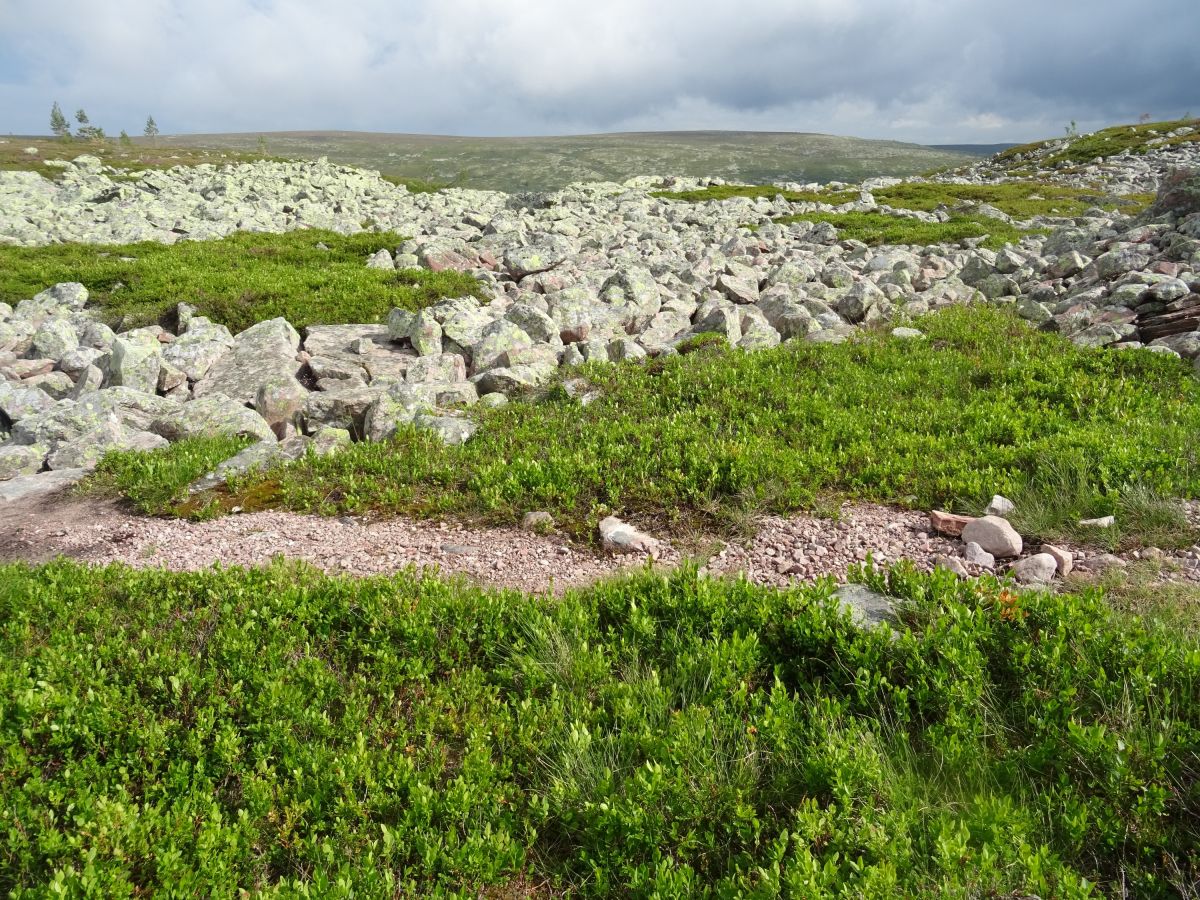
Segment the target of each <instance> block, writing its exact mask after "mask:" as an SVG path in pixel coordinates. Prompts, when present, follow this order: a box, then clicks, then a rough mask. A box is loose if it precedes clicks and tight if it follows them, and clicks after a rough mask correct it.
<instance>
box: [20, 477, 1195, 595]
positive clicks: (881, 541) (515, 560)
mask: <svg viewBox="0 0 1200 900" xmlns="http://www.w3.org/2000/svg"><path fill="white" fill-rule="evenodd" d="M962 549H963V547H962V544H961V543H960V542H959V541H958V540H957V539H954V538H947V537H944V536H942V535H939V534H936V533H934V532H933V531H932V529H931V528H930V525H929V517H928V516H927V515H926V514H925V513H921V512H915V511H912V510H904V509H896V508H892V507H885V506H876V505H871V504H844V505H843V506H842V507H841V510H840V512H839V515H838V516H837V518H836V519H821V518H817V517H814V516H806V515H796V516H789V517H786V518H784V517H777V516H768V517H763V518H762V519H760V520H759V521H758V530H757V532H756V534H755V536H754V538H753V539H752V540H751V541H750V542H749V543H747V544H745V545H739V544H727V545H725V546H724V548H723V549H721V550H720V551H719V552H718V553H717V554H715V555H714V556H713V557H712V558H711V559H709V561H708V563H707V565H706V569H707V571H709V572H710V573H712V574H714V575H716V574H725V575H736V574H744V575H745V576H746V577H747V578H748V579H749V580H751V581H753V582H755V583H758V584H765V585H775V586H781V587H782V586H786V585H788V584H793V583H796V582H800V581H809V580H812V579H814V578H817V577H819V576H833V577H834V578H835V579H837V580H838V581H845V580H846V575H847V569H848V568H849V567H850V566H851V565H853V564H854V563H859V562H862V561H863V560H865V559H866V558H867V555H868V553H870V554H871V556H872V557H873V558H874V560H875V561H876V562H877V563H881V564H887V563H893V562H896V561H898V560H900V559H909V560H911V561H912V562H913V563H914V564H915V565H916V567H917V568H918V569H921V570H925V571H928V570H930V569H932V568H933V567H934V566H935V565H936V564H937V560H938V557H939V556H941V555H945V556H947V557H952V558H956V559H959V560H960V561H962ZM1039 549H1040V547H1039V545H1037V544H1036V543H1032V542H1031V544H1030V545H1029V546H1027V547H1026V555H1028V554H1031V553H1036V552H1038V550H1039ZM1066 549H1069V550H1071V551H1072V552H1073V553H1074V555H1075V560H1076V565H1077V566H1083V567H1086V566H1088V565H1089V563H1093V564H1095V563H1096V562H1101V563H1106V564H1114V563H1113V558H1112V557H1105V558H1103V559H1101V558H1100V557H1098V555H1097V554H1095V553H1092V554H1091V555H1090V556H1089V554H1087V553H1086V552H1084V551H1082V550H1080V549H1078V548H1073V547H1068V548H1066ZM59 555H65V556H68V557H71V558H74V559H78V560H81V561H85V562H90V563H98V564H103V563H110V562H122V563H127V564H129V565H132V566H137V567H149V566H158V567H166V568H171V569H181V570H194V569H203V568H207V567H210V566H213V565H222V566H254V565H262V564H264V563H267V562H269V561H270V560H271V559H272V558H273V557H276V556H283V557H286V558H289V559H297V560H304V561H306V562H308V563H310V564H312V565H314V566H316V567H317V568H319V569H321V570H323V571H326V572H330V573H349V574H353V575H375V574H386V573H392V572H397V571H400V570H403V569H405V568H407V567H409V566H415V567H416V568H418V569H435V570H437V571H440V572H441V573H443V574H463V575H466V576H468V577H469V578H471V579H472V580H474V581H476V582H479V583H481V584H486V585H493V586H497V587H508V588H516V589H519V590H522V591H527V592H531V593H543V592H551V593H559V592H561V591H562V590H564V589H566V588H568V587H572V586H577V585H583V584H587V583H590V582H592V581H595V580H596V579H598V578H603V577H606V576H609V575H613V574H616V573H618V572H620V571H622V570H626V569H629V568H630V567H636V566H640V565H643V564H644V560H643V559H642V558H641V557H638V556H635V555H624V556H613V555H609V554H607V553H604V552H602V551H600V550H598V549H597V548H595V547H594V546H591V545H587V544H579V543H574V542H572V541H570V540H568V539H567V538H565V537H563V536H561V535H555V534H551V535H539V534H535V533H533V532H530V531H524V530H521V529H518V528H472V527H468V526H464V525H459V524H455V523H445V522H442V523H439V522H429V521H412V520H407V519H388V520H382V521H367V520H362V519H357V518H351V517H345V516H344V517H341V518H324V517H318V516H308V515H299V514H296V513H291V512H285V511H279V510H273V511H267V512H256V513H242V514H238V515H231V516H226V517H224V518H220V519H214V520H212V521H209V522H187V521H183V520H179V519H165V518H150V517H146V516H141V515H135V514H132V513H130V512H129V511H127V509H126V508H124V507H123V506H121V505H120V504H118V503H116V502H114V501H109V500H96V499H91V498H82V499H81V498H76V497H74V496H72V495H70V494H69V493H64V494H60V495H58V496H57V497H41V498H38V499H37V500H36V501H25V502H12V503H8V504H5V505H3V506H0V562H3V561H13V560H27V561H30V562H41V561H45V560H48V559H52V558H54V557H56V556H59ZM1137 555H1138V554H1128V555H1126V557H1125V558H1126V559H1129V558H1132V557H1135V556H1137ZM681 559H682V553H681V552H680V550H679V548H677V547H672V546H671V545H670V544H669V543H668V542H666V541H664V542H663V544H662V552H661V555H660V558H659V560H658V561H657V565H658V566H660V567H665V568H670V567H672V566H675V565H677V564H678V563H679V561H680V560H681ZM1172 562H1173V563H1174V564H1175V568H1176V569H1177V575H1176V577H1183V578H1186V579H1188V580H1195V581H1200V548H1197V549H1196V550H1194V551H1191V552H1185V553H1182V554H1179V555H1178V557H1177V558H1176V559H1174V560H1173V561H1172ZM1118 564H1119V563H1118ZM965 565H966V568H967V570H968V571H969V573H970V574H972V575H978V574H982V573H983V572H984V571H985V570H983V569H980V568H979V567H977V566H972V565H970V564H965ZM1001 565H1003V562H1002V563H1001Z"/></svg>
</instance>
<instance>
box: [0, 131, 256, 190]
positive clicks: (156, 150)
mask: <svg viewBox="0 0 1200 900" xmlns="http://www.w3.org/2000/svg"><path fill="white" fill-rule="evenodd" d="M29 147H33V148H35V149H36V150H37V151H38V152H37V153H36V154H33V155H31V154H28V153H26V152H25V150H26V148H29ZM84 155H87V156H95V157H97V158H99V159H100V160H101V161H103V163H104V164H105V165H106V166H111V167H112V168H114V169H118V170H121V171H120V172H119V173H118V174H117V175H116V176H115V177H113V176H110V177H112V178H113V180H114V181H121V180H132V179H131V175H132V173H133V172H140V171H144V170H146V169H170V168H173V167H175V166H199V165H205V164H207V165H216V166H224V165H236V164H238V163H251V162H259V161H262V160H264V159H276V158H275V157H268V156H266V155H264V154H261V153H247V152H240V151H234V150H216V149H206V148H203V147H180V146H177V145H175V144H174V142H173V141H170V140H161V141H158V140H153V139H150V138H140V137H135V138H131V139H130V141H129V143H128V144H123V143H122V142H120V141H118V140H117V139H116V138H101V139H86V138H76V137H63V138H46V137H25V138H22V137H10V138H8V139H7V141H6V142H4V143H0V172H2V171H30V172H37V173H38V174H39V175H41V176H42V177H43V178H47V179H49V180H51V181H54V180H56V179H58V178H59V177H61V175H62V173H63V170H62V169H61V168H60V167H58V166H54V165H47V162H51V161H55V160H66V161H70V160H73V159H75V157H77V156H84Z"/></svg>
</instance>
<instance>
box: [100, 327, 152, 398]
mask: <svg viewBox="0 0 1200 900" xmlns="http://www.w3.org/2000/svg"><path fill="white" fill-rule="evenodd" d="M161 364H162V344H161V343H159V340H158V336H157V335H156V334H155V333H154V332H153V331H150V330H149V329H137V330H136V331H127V332H125V333H124V334H120V335H117V337H116V338H115V339H114V340H113V343H112V352H111V355H110V356H109V358H108V365H107V371H106V374H107V380H108V383H109V384H110V385H114V386H117V387H127V388H132V389H133V390H135V391H142V392H144V393H147V394H153V393H154V392H155V391H156V390H158V370H159V366H160V365H161Z"/></svg>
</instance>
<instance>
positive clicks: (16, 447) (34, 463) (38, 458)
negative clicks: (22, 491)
mask: <svg viewBox="0 0 1200 900" xmlns="http://www.w3.org/2000/svg"><path fill="white" fill-rule="evenodd" d="M49 452H50V448H49V447H47V446H46V445H45V444H14V443H13V442H12V441H6V442H5V443H2V444H0V481H7V480H8V479H10V478H17V477H18V476H21V475H33V474H34V473H35V472H40V471H41V470H42V466H43V464H44V463H45V462H46V456H47V455H48V454H49Z"/></svg>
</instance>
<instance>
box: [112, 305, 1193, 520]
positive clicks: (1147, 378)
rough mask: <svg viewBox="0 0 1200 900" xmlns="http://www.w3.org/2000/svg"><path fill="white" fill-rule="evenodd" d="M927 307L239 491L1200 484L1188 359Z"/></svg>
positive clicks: (913, 498)
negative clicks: (893, 321)
mask: <svg viewBox="0 0 1200 900" xmlns="http://www.w3.org/2000/svg"><path fill="white" fill-rule="evenodd" d="M918 324H919V326H920V327H921V329H922V330H923V331H924V332H925V334H926V335H927V337H926V339H925V340H923V341H919V342H914V341H903V340H900V339H896V338H892V337H890V336H889V335H887V334H874V333H864V334H862V335H860V336H859V337H858V338H856V339H855V340H854V341H851V342H849V343H846V344H842V345H837V346H817V345H812V344H805V343H803V342H794V343H789V344H785V345H782V346H780V347H778V348H775V349H771V350H762V351H757V352H755V353H742V352H720V350H719V349H717V348H712V350H716V352H711V350H710V352H702V353H689V354H686V355H679V356H672V357H661V358H659V359H656V360H653V361H651V362H650V363H649V364H648V365H643V364H634V365H594V366H589V367H585V368H583V369H581V370H577V371H576V372H574V373H573V374H575V375H582V376H583V377H584V378H586V379H588V380H589V381H590V382H592V384H593V386H594V389H595V390H596V391H597V392H598V397H597V399H595V400H594V401H593V402H591V403H589V404H587V405H586V406H585V405H581V404H580V403H579V402H578V401H577V400H573V399H572V398H571V397H570V396H568V393H567V392H566V391H564V390H563V389H561V388H559V387H554V388H551V389H550V390H548V391H547V392H545V394H544V395H543V396H540V397H534V398H531V399H529V400H526V401H521V402H516V403H511V404H508V405H507V406H504V407H501V408H499V409H495V410H477V411H473V413H472V414H473V415H477V416H479V417H480V418H481V420H482V427H481V428H480V430H479V432H478V433H477V434H476V436H475V437H473V438H472V439H471V440H470V441H468V442H467V443H466V444H465V445H463V446H461V447H453V448H447V447H445V446H443V445H442V444H441V443H440V442H439V441H438V440H437V439H436V438H434V437H432V436H431V435H430V434H429V433H428V432H423V431H419V430H415V429H414V430H410V431H403V432H401V433H400V434H399V435H398V436H397V437H396V438H395V439H393V440H391V441H387V442H383V443H362V444H355V445H353V446H352V447H350V448H348V449H347V450H344V451H342V452H341V453H338V454H335V455H333V456H330V457H326V458H323V459H307V460H302V461H300V462H298V463H296V464H293V465H290V466H287V467H285V468H282V469H277V470H275V471H273V472H270V473H267V474H266V475H264V476H260V477H258V478H251V479H250V480H249V482H248V483H247V484H246V485H244V486H243V487H242V488H241V489H240V491H239V492H235V493H232V494H229V495H227V496H226V497H224V498H223V499H224V502H225V503H226V504H227V505H230V506H231V505H240V506H243V507H246V506H247V505H248V503H249V501H248V499H247V497H248V496H252V497H253V498H254V501H255V502H254V503H249V505H251V506H253V505H255V503H258V504H261V503H270V504H281V505H284V506H289V507H292V508H295V509H301V510H309V511H319V512H324V513H337V512H342V511H350V512H356V513H363V512H368V511H378V512H384V513H403V514H408V515H417V516H443V515H459V516H467V517H477V518H480V519H482V520H485V521H493V522H503V523H511V522H513V521H519V520H520V518H521V516H522V515H523V514H524V513H525V512H528V511H529V510H532V509H546V510H549V511H551V512H552V513H553V514H554V516H555V518H556V520H558V521H559V522H560V523H562V524H563V526H564V527H566V528H568V529H570V530H573V531H575V532H576V533H579V534H589V535H590V534H591V533H592V529H593V527H594V525H595V522H596V520H597V519H598V518H599V517H602V516H603V515H606V514H607V513H609V512H618V513H620V514H623V515H632V516H635V517H640V518H641V520H642V521H644V522H646V523H647V524H651V525H654V526H656V527H661V528H664V529H672V528H675V527H677V526H678V527H692V526H697V527H702V528H715V529H718V530H722V529H725V528H727V527H729V526H730V525H731V523H732V522H733V521H735V520H736V519H737V518H738V517H739V516H741V515H744V513H745V512H746V511H747V510H753V511H758V510H770V511H778V512H785V511H791V510H796V509H799V508H805V507H809V506H811V505H813V504H815V503H817V502H818V501H819V500H820V499H821V498H823V497H826V496H828V495H830V494H837V495H842V496H847V497H852V498H860V499H870V500H878V501H884V502H897V503H901V504H912V505H917V506H921V507H929V506H932V505H944V504H953V503H955V502H956V501H957V502H958V504H959V506H965V505H966V504H967V503H969V502H970V501H973V500H978V499H980V498H982V499H985V500H986V498H987V497H990V496H991V495H992V494H993V493H994V492H997V491H998V492H1001V493H1004V494H1005V495H1007V496H1011V495H1012V494H1010V492H1013V493H1015V492H1017V491H1019V490H1020V489H1021V488H1022V487H1023V486H1024V485H1027V484H1033V485H1034V487H1035V488H1036V487H1037V485H1038V484H1039V482H1037V481H1036V476H1037V474H1038V472H1039V471H1040V470H1041V469H1042V468H1044V467H1046V466H1048V465H1052V464H1053V463H1054V461H1056V460H1070V459H1075V458H1076V457H1079V456H1083V457H1085V458H1087V459H1088V460H1090V462H1091V465H1090V467H1089V468H1088V470H1087V472H1086V475H1085V480H1084V484H1083V486H1082V488H1081V490H1082V491H1083V493H1084V498H1085V500H1086V504H1087V509H1088V511H1090V512H1093V513H1094V514H1096V515H1103V514H1107V513H1109V512H1114V511H1115V510H1116V504H1118V503H1119V502H1120V500H1121V498H1122V496H1125V495H1126V494H1127V493H1128V492H1129V491H1130V490H1132V489H1134V488H1135V487H1137V486H1139V485H1144V486H1145V488H1147V489H1150V490H1153V491H1156V492H1159V493H1161V494H1162V495H1164V496H1181V495H1186V496H1198V495H1200V467H1198V466H1197V463H1196V459H1195V440H1194V436H1195V434H1196V432H1197V429H1200V381H1197V379H1196V378H1195V377H1194V376H1193V375H1192V374H1191V372H1190V370H1189V369H1188V368H1187V366H1185V365H1184V364H1183V363H1181V362H1180V361H1179V360H1178V359H1163V358H1162V357H1160V356H1157V355H1155V354H1150V353H1135V352H1129V353H1117V352H1103V351H1096V350H1085V349H1080V348H1077V347H1075V346H1074V345H1072V344H1071V343H1069V342H1068V341H1065V340H1063V339H1062V338H1060V337H1058V336H1056V335H1052V334H1047V333H1044V332H1038V331H1035V330H1033V329H1032V328H1030V327H1029V326H1028V325H1027V323H1025V322H1023V321H1021V320H1020V319H1017V318H1016V317H1015V316H1011V315H1008V314H1007V313H1005V312H1003V311H998V310H995V309H990V308H985V307H977V308H962V307H958V308H953V309H949V310H946V311H944V312H942V313H939V314H936V315H933V316H929V317H926V318H924V319H922V320H920V321H919V322H918ZM698 343H707V341H706V340H704V339H701V340H700V341H698ZM1118 436H1119V438H1118ZM159 452H160V453H162V454H163V455H164V456H166V457H170V456H171V454H174V453H176V452H178V451H176V450H175V449H174V448H169V449H167V450H165V451H159ZM127 456H128V455H121V456H116V457H110V458H107V459H106V460H105V461H104V462H103V463H102V464H101V471H102V472H109V473H111V474H113V475H114V476H115V477H116V483H117V484H118V486H119V488H120V489H121V490H123V491H126V492H129V491H131V490H137V491H143V492H144V491H146V490H147V489H146V487H144V483H145V481H146V479H147V477H152V476H148V475H147V474H146V471H145V469H144V468H141V467H139V466H136V465H128V464H127V463H117V462H114V461H113V460H122V459H126V458H127ZM139 458H140V455H139ZM169 469H170V466H169V465H167V464H164V465H163V466H162V468H161V471H164V472H166V471H169ZM160 509H161V510H162V511H169V510H170V509H171V506H170V505H169V504H168V505H166V506H163V507H161V508H160Z"/></svg>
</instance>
